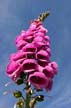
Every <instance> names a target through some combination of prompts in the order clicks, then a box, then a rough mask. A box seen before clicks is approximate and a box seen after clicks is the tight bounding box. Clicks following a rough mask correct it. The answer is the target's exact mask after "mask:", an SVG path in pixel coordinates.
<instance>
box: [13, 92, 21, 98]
mask: <svg viewBox="0 0 71 108" xmlns="http://www.w3.org/2000/svg"><path fill="white" fill-rule="evenodd" d="M13 95H14V97H16V98H20V97H22V93H21V92H20V91H18V90H16V91H14V92H13Z"/></svg>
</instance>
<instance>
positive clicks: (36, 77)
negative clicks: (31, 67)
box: [28, 72, 48, 89]
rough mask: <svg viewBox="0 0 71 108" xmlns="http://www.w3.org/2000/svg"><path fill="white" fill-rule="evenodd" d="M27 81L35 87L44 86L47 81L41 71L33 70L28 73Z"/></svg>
mask: <svg viewBox="0 0 71 108" xmlns="http://www.w3.org/2000/svg"><path fill="white" fill-rule="evenodd" d="M28 81H29V82H30V83H31V84H32V85H34V86H35V88H37V89H41V88H44V87H46V85H47V83H48V79H47V77H46V76H45V75H44V74H43V73H42V72H35V73H33V74H30V75H29V79H28Z"/></svg>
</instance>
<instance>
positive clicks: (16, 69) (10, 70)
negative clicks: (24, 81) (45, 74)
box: [6, 61, 22, 80]
mask: <svg viewBox="0 0 71 108" xmlns="http://www.w3.org/2000/svg"><path fill="white" fill-rule="evenodd" d="M21 72H22V66H21V65H20V64H18V63H17V62H15V61H11V62H10V63H9V64H8V66H7V72H6V74H7V76H9V77H11V78H12V79H13V80H16V79H17V78H18V77H19V76H20V73H21Z"/></svg>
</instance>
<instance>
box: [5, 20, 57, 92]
mask: <svg viewBox="0 0 71 108" xmlns="http://www.w3.org/2000/svg"><path fill="white" fill-rule="evenodd" d="M47 32H48V30H47V29H46V28H44V27H43V25H42V22H41V21H39V20H34V21H33V22H32V23H31V24H30V27H29V29H28V30H27V31H24V30H23V31H22V32H21V34H20V35H19V36H17V38H16V46H17V49H18V52H17V53H13V54H11V56H10V63H9V64H8V66H7V72H6V73H7V75H8V76H9V77H11V78H12V80H14V81H15V80H16V79H18V78H20V75H21V74H22V73H25V74H27V75H28V78H27V81H28V82H30V83H31V84H32V85H33V86H34V87H35V88H36V89H43V88H45V89H46V90H47V91H49V90H51V88H52V84H53V78H54V76H55V75H56V74H57V68H58V66H57V63H56V62H54V61H53V62H51V60H50V57H51V49H50V38H49V36H47V35H46V33H47Z"/></svg>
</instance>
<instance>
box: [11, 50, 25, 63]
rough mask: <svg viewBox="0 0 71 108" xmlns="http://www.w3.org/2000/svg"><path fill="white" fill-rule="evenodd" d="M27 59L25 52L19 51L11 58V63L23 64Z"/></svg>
mask: <svg viewBox="0 0 71 108" xmlns="http://www.w3.org/2000/svg"><path fill="white" fill-rule="evenodd" d="M26 58H27V57H26V54H25V53H24V52H23V51H18V52H17V53H13V54H11V56H10V60H11V61H17V62H18V63H22V62H23V61H24V60H25V59H26Z"/></svg>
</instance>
